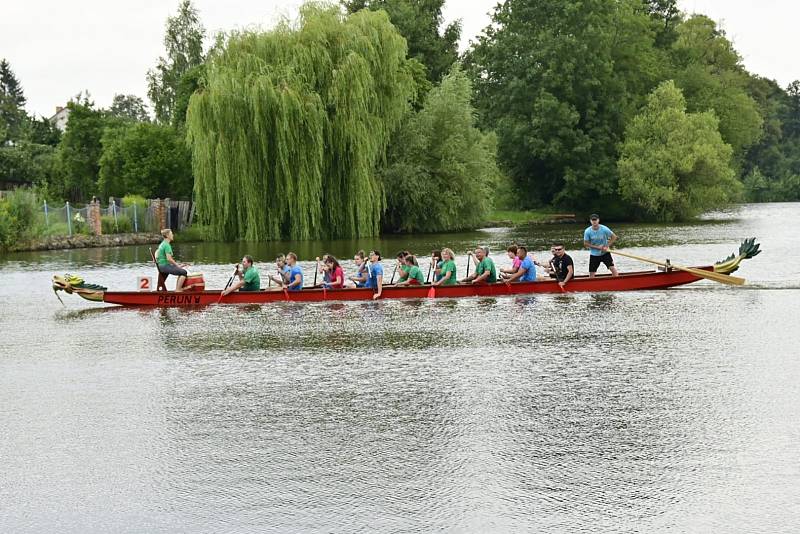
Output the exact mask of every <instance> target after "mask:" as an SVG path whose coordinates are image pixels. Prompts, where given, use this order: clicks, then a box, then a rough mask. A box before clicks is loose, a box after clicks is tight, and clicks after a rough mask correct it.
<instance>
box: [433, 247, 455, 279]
mask: <svg viewBox="0 0 800 534" xmlns="http://www.w3.org/2000/svg"><path fill="white" fill-rule="evenodd" d="M439 274H440V276H441V278H439V279H438V280H437V281H435V282H434V283H433V285H435V286H441V285H445V286H451V285H454V284H456V283H457V282H458V280H457V279H456V256H455V254H453V251H452V250H450V249H449V248H443V249H442V269H441V271H440V272H439Z"/></svg>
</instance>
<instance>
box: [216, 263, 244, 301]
mask: <svg viewBox="0 0 800 534" xmlns="http://www.w3.org/2000/svg"><path fill="white" fill-rule="evenodd" d="M238 272H239V266H238V265H237V266H236V267H234V268H233V274H232V275H231V277H230V278H228V283H227V284H225V289H228V288H229V287H230V286H231V283H233V277H234V276H236V273H238ZM225 289H223V290H222V291H220V292H219V299H217V304H219V303H220V302H222V297H223V296H224V295H223V293H225Z"/></svg>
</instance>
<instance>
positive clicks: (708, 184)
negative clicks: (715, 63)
mask: <svg viewBox="0 0 800 534" xmlns="http://www.w3.org/2000/svg"><path fill="white" fill-rule="evenodd" d="M718 123H719V121H718V120H717V118H716V117H715V116H714V113H713V112H702V113H687V112H686V100H685V99H684V97H683V94H682V93H681V91H680V89H678V88H677V87H676V86H675V83H674V82H672V81H671V80H670V81H667V82H664V83H662V84H661V85H659V86H658V88H657V89H656V90H655V91H653V93H652V94H651V95H650V97H649V99H648V103H647V106H646V107H645V109H644V110H643V111H642V113H640V114H639V115H637V116H636V117H635V118H634V119H633V120H632V121H631V123H630V124H629V125H628V128H627V129H626V131H625V142H624V143H623V145H622V149H621V155H620V160H619V172H620V179H619V190H620V194H621V196H622V198H623V199H624V200H625V201H626V202H630V203H631V204H632V205H633V206H635V208H636V210H637V212H638V215H640V216H642V217H644V218H648V219H654V220H660V221H672V220H676V219H686V218H688V217H692V216H695V215H697V214H698V213H700V212H702V211H705V210H708V209H711V208H717V207H720V206H721V205H723V204H724V203H726V202H729V201H731V200H734V199H735V198H737V195H738V192H739V191H740V190H741V184H740V183H739V181H738V180H736V178H735V173H734V171H733V169H732V168H731V155H732V150H731V147H730V146H729V145H727V144H726V143H725V142H724V141H723V140H722V136H721V135H720V133H719V131H718V130H717V125H718Z"/></svg>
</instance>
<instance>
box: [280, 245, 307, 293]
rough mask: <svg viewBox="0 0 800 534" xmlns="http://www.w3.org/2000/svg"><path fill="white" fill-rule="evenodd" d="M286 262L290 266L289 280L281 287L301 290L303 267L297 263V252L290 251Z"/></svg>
mask: <svg viewBox="0 0 800 534" xmlns="http://www.w3.org/2000/svg"><path fill="white" fill-rule="evenodd" d="M286 264H287V265H288V266H289V281H288V283H285V284H282V286H281V287H283V288H284V289H288V290H289V291H300V290H301V289H303V269H301V268H300V266H299V265H297V254H295V253H294V252H290V253H288V254H287V255H286Z"/></svg>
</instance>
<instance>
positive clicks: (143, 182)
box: [97, 122, 192, 198]
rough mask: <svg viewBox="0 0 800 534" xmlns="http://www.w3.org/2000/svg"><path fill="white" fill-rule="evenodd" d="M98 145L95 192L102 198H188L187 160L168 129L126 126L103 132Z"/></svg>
mask: <svg viewBox="0 0 800 534" xmlns="http://www.w3.org/2000/svg"><path fill="white" fill-rule="evenodd" d="M101 141H102V145H103V151H102V156H101V157H100V173H99V180H98V182H97V189H98V191H99V193H100V195H101V196H102V197H103V198H105V197H107V196H109V195H114V196H124V195H127V194H136V195H141V196H143V197H146V198H154V197H159V198H164V197H170V198H191V195H192V168H191V157H190V154H189V150H188V149H187V148H186V143H185V141H184V139H183V138H182V137H180V136H179V135H178V133H177V132H176V130H175V129H174V128H173V127H172V126H168V125H161V124H150V123H142V122H140V123H127V124H124V125H122V126H120V127H117V128H107V129H106V130H105V133H104V134H103V137H102V140H101Z"/></svg>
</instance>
